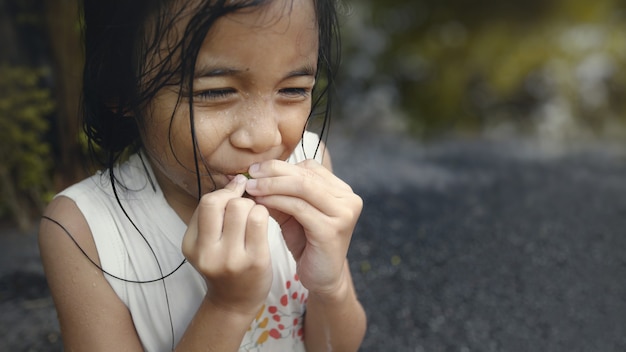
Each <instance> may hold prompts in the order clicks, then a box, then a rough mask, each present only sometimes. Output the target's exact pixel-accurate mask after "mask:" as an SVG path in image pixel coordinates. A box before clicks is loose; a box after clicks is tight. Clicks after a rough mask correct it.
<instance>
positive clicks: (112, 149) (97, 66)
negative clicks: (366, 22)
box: [82, 0, 340, 196]
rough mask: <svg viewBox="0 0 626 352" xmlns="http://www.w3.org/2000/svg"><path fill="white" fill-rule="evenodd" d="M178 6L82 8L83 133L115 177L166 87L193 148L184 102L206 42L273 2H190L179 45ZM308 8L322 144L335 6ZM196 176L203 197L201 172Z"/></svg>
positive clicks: (168, 1) (336, 55)
mask: <svg viewBox="0 0 626 352" xmlns="http://www.w3.org/2000/svg"><path fill="white" fill-rule="evenodd" d="M181 1H185V0H176V1H172V0H133V1H126V0H110V1H101V0H84V4H83V8H84V17H83V36H84V43H85V66H84V73H83V91H82V113H83V130H84V132H85V134H86V137H87V142H88V146H89V150H90V154H91V156H92V157H93V158H94V160H96V161H97V162H98V164H100V165H101V166H103V167H105V168H109V169H112V168H113V166H114V165H115V163H116V162H118V161H119V160H120V158H121V157H122V156H123V155H124V153H125V152H128V151H130V152H133V151H137V150H138V149H139V148H140V147H141V138H140V128H141V123H142V122H143V119H144V116H143V115H142V114H144V108H145V107H146V105H147V104H148V102H149V101H150V100H151V99H152V98H153V97H154V96H155V95H156V93H157V92H158V91H159V90H160V89H162V88H163V87H165V86H167V85H172V84H176V85H179V86H180V90H179V92H180V93H179V94H180V96H179V102H182V101H185V102H189V104H190V106H189V111H190V118H191V119H192V121H191V126H192V130H191V131H190V132H191V134H192V136H191V137H192V138H194V139H193V143H194V145H196V140H195V136H194V133H195V132H194V130H193V125H194V124H193V109H192V107H191V104H192V101H193V99H184V98H191V94H192V92H193V89H192V88H193V87H192V84H193V79H191V77H193V76H194V69H195V64H196V58H197V55H198V52H199V50H200V47H201V45H202V43H203V41H204V38H205V37H206V35H207V33H208V32H209V30H210V29H211V27H212V25H213V24H214V23H215V21H216V20H217V19H219V18H220V17H222V16H224V15H226V14H228V13H232V12H234V11H239V10H242V9H246V8H254V7H258V6H263V5H264V4H267V3H269V2H270V1H272V0H202V1H197V0H190V1H188V2H189V5H190V6H193V8H194V9H195V10H194V11H192V14H191V15H190V19H189V22H188V24H187V26H186V28H185V29H184V32H183V34H182V36H180V37H182V38H178V39H176V40H172V39H171V37H168V35H170V34H171V30H172V29H173V28H174V26H175V25H176V23H177V21H178V20H179V19H180V18H181V16H183V15H186V14H188V13H189V12H188V11H189V8H190V6H181V5H180V4H181ZM294 1H295V0H294ZM312 1H313V2H314V5H315V11H316V16H317V21H318V27H319V55H318V67H317V77H316V82H318V83H317V84H316V87H315V89H314V91H313V107H312V110H311V115H310V116H309V122H310V121H311V120H312V118H315V119H316V120H317V119H318V118H319V119H320V121H321V124H320V125H321V128H320V131H319V133H320V137H322V138H321V139H320V140H323V139H324V138H326V137H327V133H326V132H327V129H328V126H329V123H330V115H331V105H332V104H331V95H330V94H329V91H331V90H332V87H333V85H334V78H335V73H336V71H337V68H338V66H339V61H340V39H339V27H338V22H337V14H336V6H335V2H336V1H337V0H312ZM173 4H176V5H175V6H174V5H173ZM163 43H167V51H166V53H165V54H164V55H155V53H156V52H157V51H158V49H159V48H162V45H163ZM183 94H189V96H187V97H185V96H183ZM303 133H304V131H303ZM196 173H197V175H198V189H199V190H200V189H201V187H200V181H199V180H200V176H199V175H200V172H199V167H198V165H196ZM111 176H112V177H113V175H112V174H111ZM199 196H200V195H199Z"/></svg>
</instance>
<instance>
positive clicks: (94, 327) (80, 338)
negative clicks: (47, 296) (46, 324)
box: [39, 196, 139, 350]
mask: <svg viewBox="0 0 626 352" xmlns="http://www.w3.org/2000/svg"><path fill="white" fill-rule="evenodd" d="M39 249H40V255H41V259H42V263H43V266H44V270H45V273H46V279H47V280H48V285H49V287H50V291H51V293H52V298H53V300H54V303H55V306H56V310H57V314H58V317H59V322H60V325H61V329H62V331H63V334H64V336H63V340H64V344H65V346H66V347H72V348H77V349H79V350H93V348H94V347H100V348H104V347H105V346H109V347H112V346H110V344H111V343H112V342H111V341H114V340H116V339H117V340H118V341H125V342H126V343H128V344H129V346H133V345H134V346H139V342H138V339H137V337H136V333H135V329H134V327H133V325H132V319H131V318H130V314H129V312H128V310H127V309H126V306H125V305H124V304H123V303H122V302H121V300H120V299H119V297H118V296H117V295H116V294H115V292H114V291H113V289H112V288H111V286H110V285H109V284H108V282H107V280H106V278H105V277H104V274H103V272H102V271H101V270H99V268H98V266H99V265H100V260H99V257H98V251H97V249H96V245H95V243H94V240H93V236H92V234H91V230H90V228H89V225H88V224H87V221H86V220H85V217H84V216H83V214H82V213H81V211H80V209H79V208H78V206H77V205H76V203H75V202H74V201H73V200H72V199H70V198H67V197H65V196H58V197H56V198H55V199H54V200H53V201H52V202H51V203H50V204H49V205H48V207H47V208H46V210H45V212H44V214H43V218H42V220H41V224H40V227H39ZM103 307H107V309H102V308H103ZM102 331H107V333H104V334H103V333H102ZM105 335H106V336H105ZM95 349H96V350H97V349H98V348H95Z"/></svg>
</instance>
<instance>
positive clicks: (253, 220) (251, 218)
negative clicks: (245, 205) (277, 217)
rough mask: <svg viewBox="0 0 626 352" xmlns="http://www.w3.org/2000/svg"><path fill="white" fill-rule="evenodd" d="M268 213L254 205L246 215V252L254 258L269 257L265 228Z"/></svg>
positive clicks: (263, 208) (261, 207)
mask: <svg viewBox="0 0 626 352" xmlns="http://www.w3.org/2000/svg"><path fill="white" fill-rule="evenodd" d="M269 216H270V215H269V212H268V210H267V208H266V207H264V206H262V205H259V204H255V205H254V206H253V207H252V209H250V213H249V215H248V221H247V222H246V239H245V246H246V251H247V252H248V253H249V254H250V255H251V256H253V257H255V258H261V257H265V256H269V243H268V238H267V227H268V223H269Z"/></svg>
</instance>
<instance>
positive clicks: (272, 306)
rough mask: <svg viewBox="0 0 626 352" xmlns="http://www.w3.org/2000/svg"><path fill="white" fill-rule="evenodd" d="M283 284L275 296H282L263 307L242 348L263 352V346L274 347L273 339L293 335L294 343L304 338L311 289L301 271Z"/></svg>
mask: <svg viewBox="0 0 626 352" xmlns="http://www.w3.org/2000/svg"><path fill="white" fill-rule="evenodd" d="M283 287H284V291H283V292H281V294H279V295H278V296H273V297H274V298H275V299H276V298H278V302H272V300H271V299H270V298H268V301H267V303H266V304H264V305H263V307H261V309H260V310H259V312H258V314H257V316H256V318H255V319H254V321H253V322H252V325H251V326H250V328H249V329H248V332H247V333H246V336H245V339H244V343H242V345H241V347H240V348H239V351H241V352H243V351H249V352H259V351H262V348H265V347H271V341H272V340H284V339H290V340H291V341H293V343H294V344H296V343H300V342H301V341H303V340H304V325H303V323H304V321H303V317H304V312H305V310H306V301H307V296H308V295H307V291H306V289H305V288H304V286H302V284H301V283H300V280H299V278H298V275H297V274H296V275H294V277H293V280H287V281H286V282H285V284H284V286H283ZM275 299H274V300H275Z"/></svg>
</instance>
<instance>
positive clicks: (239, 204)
mask: <svg viewBox="0 0 626 352" xmlns="http://www.w3.org/2000/svg"><path fill="white" fill-rule="evenodd" d="M254 205H255V203H254V201H252V200H250V199H246V198H235V199H231V200H230V201H229V202H228V204H227V205H226V210H225V213H224V226H223V229H222V237H221V241H222V242H223V243H224V245H225V246H227V247H230V248H240V249H244V247H245V237H246V222H247V221H248V216H249V214H250V210H251V209H252V208H253V207H254Z"/></svg>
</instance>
